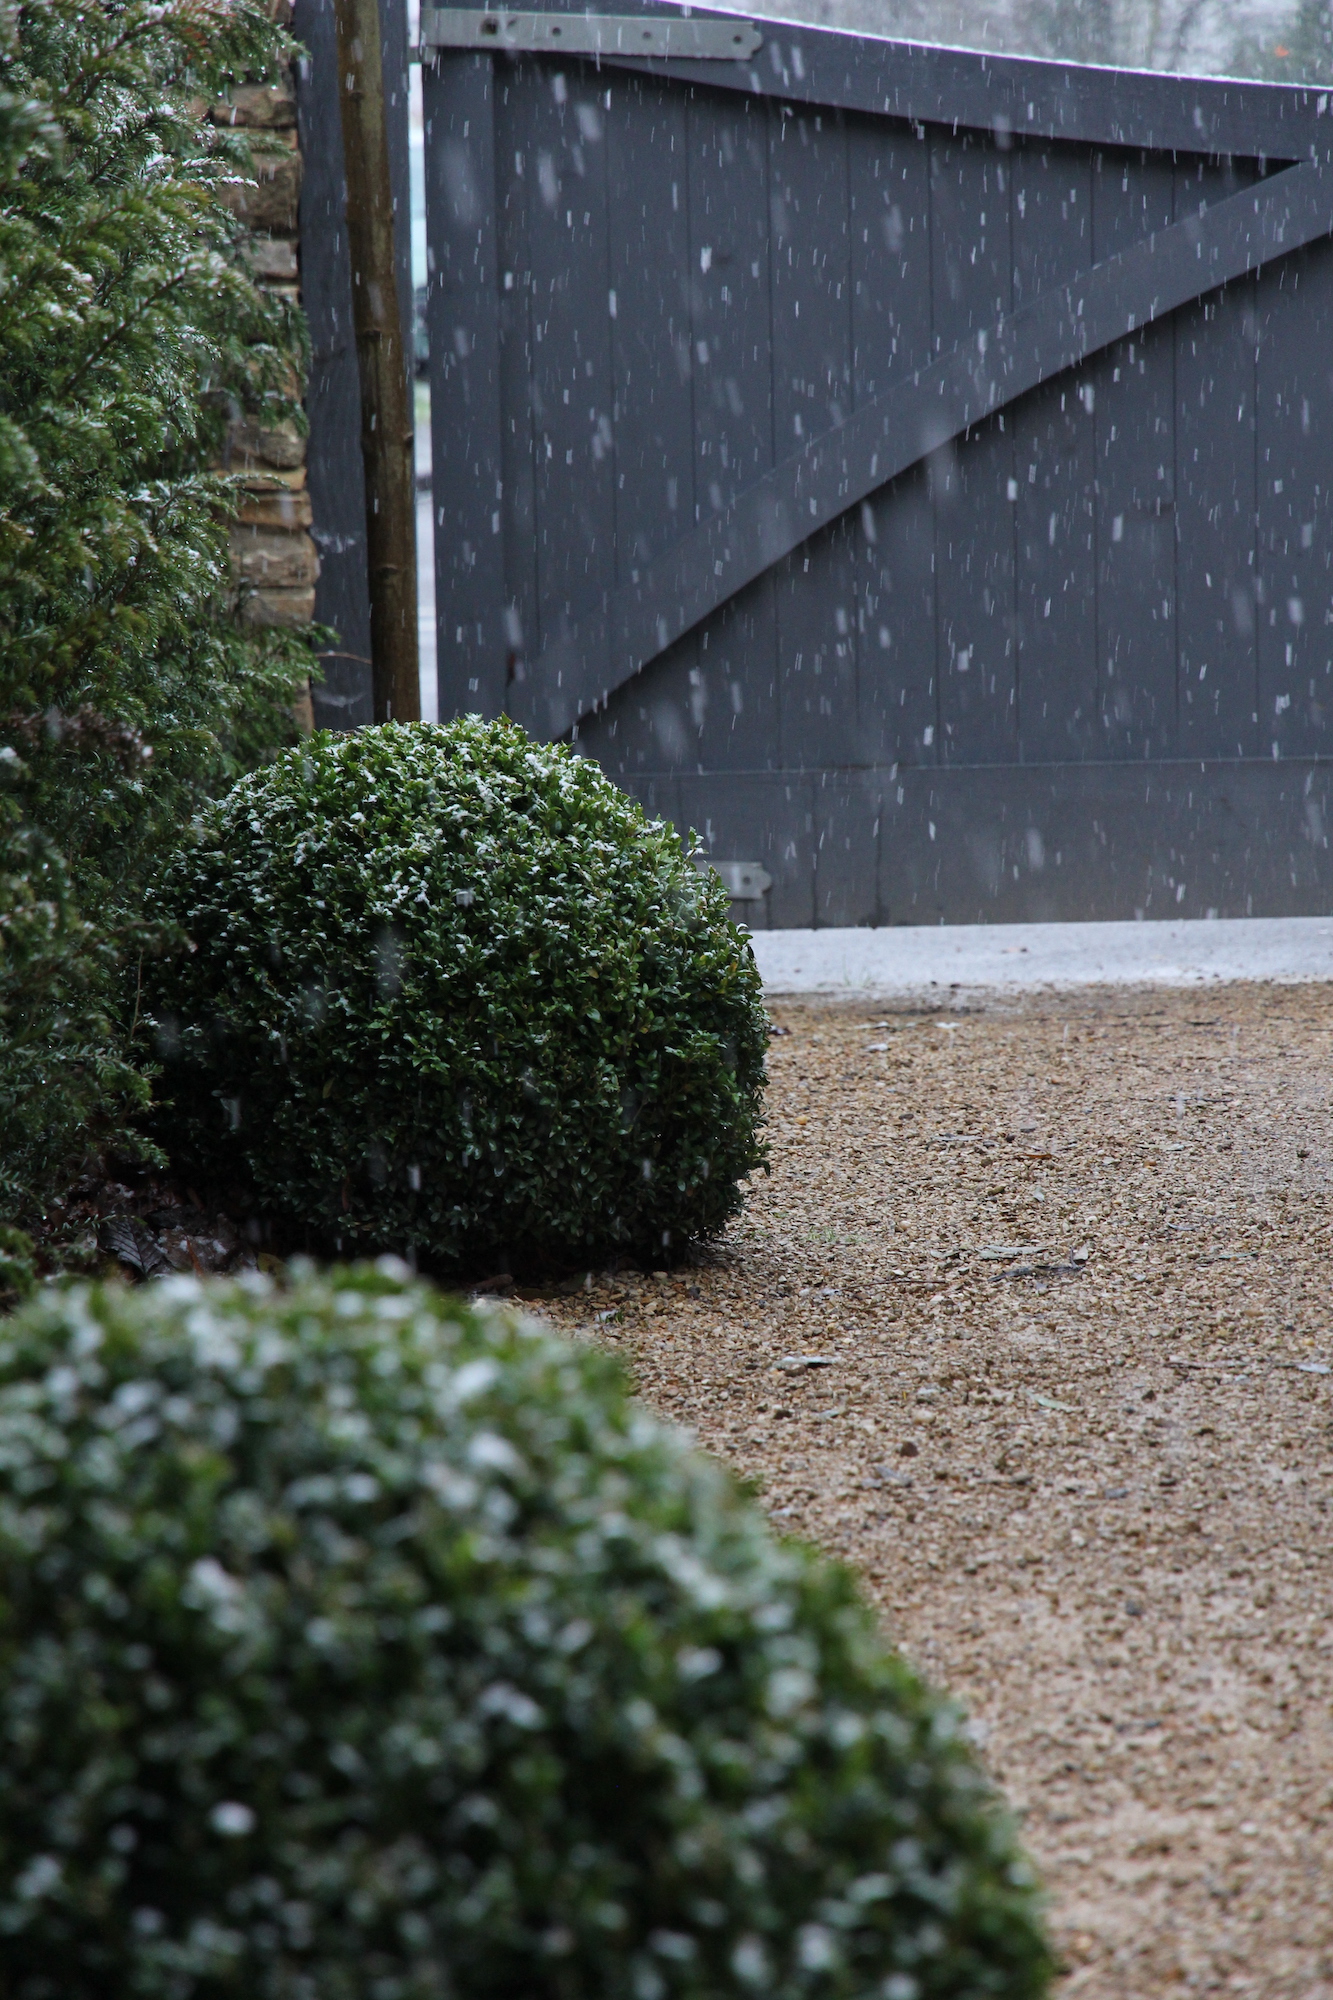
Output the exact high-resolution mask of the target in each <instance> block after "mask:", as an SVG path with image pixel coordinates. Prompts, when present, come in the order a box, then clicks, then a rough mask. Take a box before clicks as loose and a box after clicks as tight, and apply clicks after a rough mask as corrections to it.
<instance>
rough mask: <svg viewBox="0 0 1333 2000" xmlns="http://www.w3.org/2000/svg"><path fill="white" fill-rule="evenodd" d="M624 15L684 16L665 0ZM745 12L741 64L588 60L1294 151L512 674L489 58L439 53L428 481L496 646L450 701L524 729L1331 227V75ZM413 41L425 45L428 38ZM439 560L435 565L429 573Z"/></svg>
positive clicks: (933, 111)
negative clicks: (443, 352) (1278, 166)
mask: <svg viewBox="0 0 1333 2000" xmlns="http://www.w3.org/2000/svg"><path fill="white" fill-rule="evenodd" d="M436 11H437V12H438V13H439V14H440V15H441V16H443V15H446V14H448V13H450V12H453V11H455V10H453V9H450V8H447V7H444V8H439V9H437V10H436ZM536 11H538V12H544V11H556V10H545V9H538V10H536ZM618 11H622V10H618ZM623 11H624V12H626V13H628V12H636V13H637V12H642V13H643V14H644V15H645V16H651V18H654V19H659V18H661V17H662V16H664V15H672V16H676V17H677V18H682V19H683V18H686V16H685V15H684V14H682V13H680V12H679V11H678V10H676V9H674V8H673V9H666V8H654V9H651V10H649V9H633V10H631V9H624V10H623ZM693 18H695V19H698V18H700V17H699V16H698V15H697V14H695V15H694V16H693ZM704 18H709V19H725V18H726V17H721V16H705V17H704ZM758 25H760V26H761V27H762V30H763V32H764V36H765V41H764V46H763V47H762V49H761V50H760V51H759V52H758V53H757V54H756V56H755V57H754V58H753V59H751V60H749V61H740V62H718V61H709V62H699V61H691V60H689V59H688V58H657V59H647V60H645V59H643V58H639V57H632V56H625V55H621V54H619V53H605V52H603V53H600V54H599V55H598V56H597V58H596V60H597V62H598V63H599V64H601V65H604V66H606V67H608V68H612V69H618V70H630V71H637V72H639V73H641V74H644V75H655V76H666V77H670V78H673V79H675V80H677V81H680V82H685V83H698V84H704V85H707V86H708V87H709V88H710V89H713V90H717V89H722V90H731V91H736V92H739V93H742V94H744V95H746V96H751V97H755V96H758V97H770V98H775V99H779V100H781V101H784V102H792V103H799V104H804V105H808V106H811V107H815V106H817V107H820V108H828V109H833V110H838V111H854V112H862V113H870V114H874V115H879V116H887V117H892V118H895V119H902V120H904V121H908V122H911V123H916V124H919V125H924V124H935V125H944V126H951V127H952V128H953V130H954V132H955V133H957V132H958V131H960V130H966V129H969V128H971V129H976V130H980V131H984V132H986V133H988V134H992V135H995V136H997V137H998V138H1000V140H1001V143H1004V142H1005V141H1007V140H1012V139H1016V138H1036V139H1065V140H1081V141H1083V142H1085V143H1093V144H1098V143H1101V144H1105V145H1108V146H1112V145H1113V146H1121V147H1124V146H1129V147H1141V148H1143V149H1144V150H1145V151H1154V152H1156V151H1170V150H1173V149H1178V150H1179V151H1182V152H1186V153H1191V154H1199V153H1206V154H1213V155H1223V154H1231V155H1241V156H1244V157H1249V158H1254V157H1256V156H1257V157H1258V158H1260V160H1261V161H1264V162H1266V163H1268V164H1269V165H1271V164H1272V162H1274V161H1282V162H1285V163H1288V164H1286V165H1285V167H1284V168H1283V170H1282V171H1280V172H1278V173H1275V174H1272V175H1271V176H1270V177H1269V178H1268V179H1266V180H1264V181H1263V182H1261V183H1260V184H1259V185H1258V186H1257V187H1254V188H1248V189H1245V190H1244V191H1243V192H1241V193H1239V194H1235V195H1232V196H1230V197H1228V198H1226V199H1225V200H1223V201H1220V202H1218V203H1216V204H1215V205H1214V206H1212V207H1210V208H1207V209H1205V210H1204V212H1203V213H1202V214H1201V215H1198V216H1191V217H1189V218H1187V219H1186V220H1185V221H1182V222H1179V223H1176V224H1174V225H1173V226H1172V227H1170V228H1168V229H1164V230H1160V231H1157V232H1156V233H1154V234H1152V235H1150V236H1148V237H1147V238H1146V239H1144V240H1143V241H1142V242H1140V243H1138V244H1135V245H1134V246H1133V247H1132V248H1131V249H1129V250H1126V251H1124V252H1121V253H1120V254H1118V255H1115V256H1112V257H1108V258H1106V259H1104V260H1103V261H1102V262H1100V263H1098V264H1096V265H1094V266H1093V267H1092V268H1091V269H1089V270H1087V271H1086V272H1084V273H1082V274H1081V275H1080V276H1079V278H1078V279H1077V281H1076V282H1074V283H1072V284H1066V285H1060V286H1057V287H1055V288H1054V289H1052V290H1051V291H1048V292H1046V293H1043V294H1042V295H1041V296H1040V297H1038V298H1037V299H1036V300H1034V301H1033V302H1032V304H1030V305H1028V306H1026V307H1024V308H1021V309H1020V310H1018V311H1016V312H1014V313H1011V314H1009V315H1007V316H1005V317H1003V318H1000V319H997V320H996V321H995V323H994V324H993V325H992V326H990V327H986V328H982V329H978V330H977V331H975V332H973V333H970V334H969V335H968V337H967V339H966V340H964V341H961V342H959V343H958V345H956V346H955V347H954V348H953V349H952V350H951V351H950V352H948V353H946V354H944V355H942V356H940V357H939V358H938V359H937V360H936V361H935V362H933V363H932V364H931V365H930V366H929V367H927V368H922V369H919V370H918V371H917V372H916V373H915V374H914V375H913V376H912V377H911V379H910V380H907V381H904V382H902V383H899V384H898V385H897V386H895V387H894V388H893V389H891V390H889V391H888V392H887V393H886V394H884V395H881V396H879V397H876V398H875V399H874V400H873V401H872V402H870V403H868V404H866V405H863V406H862V407H861V408H860V409H858V410H857V411H856V412H855V413H854V414H853V415H851V416H849V417H848V418H847V419H846V420H845V421H844V422H843V423H841V424H840V425H837V426H835V427H834V428H833V429H832V430H829V431H825V432H823V433H821V434H820V435H819V436H818V437H816V438H814V439H812V440H811V441H810V443H809V444H808V445H806V446H805V448H804V449H803V450H801V451H798V452H795V453H793V454H792V455H791V456H789V457H788V458H786V459H784V460H783V461H782V462H780V463H779V464H778V465H776V466H775V467H774V468H773V469H772V471H770V472H769V473H767V474H766V475H765V476H764V477H762V478H761V479H759V480H758V481H756V482H755V484H754V485H752V486H751V487H749V488H748V489H747V490H746V491H745V492H744V493H743V494H742V495H741V496H740V497H739V499H738V500H737V501H736V503H735V504H734V505H733V506H731V507H730V508H728V509H727V510H726V511H725V512H723V513H722V514H720V515H718V516H716V517H715V518H714V519H712V520H710V521H708V522H706V523H705V524H703V525H701V526H699V527H697V528H695V529H694V530H692V531H691V532H690V533H688V534H686V535H684V536H683V537H682V538H681V539H680V540H679V541H678V542H676V543H675V545H674V546H673V547H672V548H671V549H670V550H668V551H667V552H666V553H665V554H663V555H662V556H660V557H659V558H657V560H655V561H654V562H652V563H651V564H649V565H646V566H645V567H644V568H643V569H642V570H641V572H640V574H639V577H638V580H637V581H636V582H634V583H632V584H630V585H628V586H626V587H623V588H621V589H619V590H616V591H611V592H604V593H603V595H602V598H601V602H600V603H599V604H597V605H595V606H590V607H589V609H588V610H587V611H586V612H585V614H584V615H583V616H582V617H580V618H579V619H578V621H577V623H576V624H574V626H573V627H572V628H571V629H569V630H567V631H566V632H565V633H564V634H563V635H562V636H561V637H560V638H559V639H558V640H557V641H556V642H555V643H554V644H551V645H548V646H547V647H546V648H545V650H544V651H543V652H542V653H541V654H540V655H539V656H538V657H537V659H536V660H534V661H532V662H529V663H524V662H523V661H521V660H520V661H518V662H516V663H512V665H513V669H514V670H513V673H512V675H511V673H510V672H507V671H506V668H505V660H506V654H507V645H506V639H505V634H504V630H503V616H504V602H503V597H504V577H503V573H502V568H501V551H500V548H499V545H498V542H497V538H496V535H495V533H494V532H493V527H492V522H493V518H494V499H493V497H492V496H494V495H496V494H498V491H499V484H500V476H501V475H500V464H501V421H502V413H501V398H500V354H499V342H500V327H499V313H498V292H499V271H498V260H497V251H496V232H495V191H494V184H493V169H492V154H493V125H492V117H493V89H492V85H493V65H494V62H495V60H496V58H495V57H494V56H492V55H490V54H479V55H465V54H456V53H452V52H451V53H450V54H449V55H448V56H447V57H446V58H445V60H444V61H442V62H439V61H437V62H436V63H435V64H432V65H431V67H430V69H428V71H427V85H426V89H427V116H428V118H429V119H434V120H439V121H440V123H441V126H442V127H445V128H447V129H448V130H450V131H451V132H453V133H454V134H455V135H457V137H456V139H455V143H456V144H458V145H459V146H460V147H463V148H466V152H467V158H468V160H469V162H470V163H471V172H472V174H473V175H474V181H473V187H474V190H475V199H476V207H475V209H473V208H471V207H468V206H466V205H465V207H464V210H463V212H462V214H461V215H460V213H459V210H458V206H457V204H454V205H453V206H452V207H451V206H450V205H449V204H447V203H445V202H440V203H439V204H438V205H437V206H436V207H435V208H433V210H432V223H434V222H435V219H436V217H437V216H438V217H439V222H440V227H441V230H442V232H443V234H444V235H445V236H446V237H448V236H450V235H451V234H452V236H453V238H454V241H453V242H451V243H449V244H448V245H447V247H446V255H445V257H444V259H443V260H440V261H439V262H437V270H441V269H443V270H444V271H447V274H448V275H447V278H445V279H444V280H443V282H441V284H440V286H439V291H438V305H437V309H436V313H435V327H436V331H437V332H439V333H442V332H443V330H444V328H445V325H446V322H447V324H448V326H449V328H450V329H452V331H453V338H454V341H455V342H456V343H457V350H458V352H459V355H460V358H461V365H459V366H456V367H455V368H454V369H453V370H452V372H451V374H450V376H449V378H448V384H447V386H446V385H445V383H444V382H443V381H442V379H441V375H440V372H439V371H438V370H437V371H436V374H435V382H434V393H435V395H437V396H440V395H442V394H443V395H447V396H448V397H449V398H450V402H451V408H450V410H449V413H448V418H447V419H446V421H448V422H449V423H451V424H452V425H453V426H454V428H455V430H456V431H460V430H461V432H462V433H463V435H464V436H465V439H466V442H465V444H464V446H463V450H462V457H463V458H464V459H465V460H468V459H470V460H471V464H472V468H473V476H472V478H471V479H470V480H469V481H467V483H466V486H465V488H464V490H461V491H460V490H458V489H457V488H456V487H455V488H452V489H451V490H450V492H449V493H448V495H447V496H442V504H440V505H439V507H438V510H437V520H438V521H439V524H440V527H441V529H442V530H443V531H445V532H446V533H447V534H449V535H450V536H451V537H453V538H454V540H455V544H456V545H457V543H459V542H466V543H467V544H468V546H469V548H470V549H471V550H473V551H474V552H475V557H474V562H473V567H472V572H471V575H472V588H471V590H470V591H469V592H468V593H467V595H468V598H469V600H470V601H469V602H468V603H467V604H465V605H464V604H459V603H458V602H457V600H455V615H456V616H457V619H458V622H460V623H465V624H470V623H473V622H475V623H476V624H477V625H479V626H480V627H481V628H482V629H483V631H485V632H486V633H487V637H488V640H489V645H485V644H484V646H483V651H489V652H490V654H491V659H490V662H489V671H488V670H487V667H486V666H483V667H482V670H481V672H479V673H473V674H471V675H470V676H469V685H468V687H467V688H466V689H463V688H459V689H457V690H455V691H454V692H456V694H457V696H458V702H459V706H467V705H476V706H480V707H482V708H484V709H485V710H486V711H487V712H492V713H493V712H497V711H498V710H499V709H500V708H504V709H506V710H507V711H508V712H509V713H510V714H511V715H513V716H514V717H515V719H516V720H518V721H520V722H522V723H523V724H524V725H525V727H527V728H528V729H529V730H531V731H532V732H533V733H534V734H536V735H539V736H544V737H548V738H559V737H562V736H565V735H567V734H568V733H569V731H570V730H571V729H572V728H573V727H574V726H575V725H576V724H577V723H578V722H579V721H580V720H581V718H583V717H584V716H587V715H590V714H592V713H594V712H595V711H596V710H597V709H598V707H604V706H605V704H606V702H607V700H608V699H609V697H610V695H611V694H612V693H614V692H615V690H616V689H617V688H619V687H622V686H624V685H625V684H626V682H628V681H630V680H632V679H633V678H634V676H635V675H636V674H638V673H640V672H641V671H642V670H643V668H644V667H645V666H647V665H648V664H649V663H650V662H651V661H652V660H653V659H655V658H656V657H657V656H658V655H659V654H661V653H664V652H665V651H666V650H667V649H668V648H669V647H670V646H672V645H673V644H674V643H675V642H676V641H677V640H678V639H679V638H680V637H681V636H682V635H683V634H684V633H686V632H688V631H689V630H690V629H691V628H692V627H693V626H696V625H698V624H699V623H701V622H702V620H703V619H705V618H707V617H708V616H709V614H710V613H712V612H715V611H717V610H718V609H720V608H721V606H722V605H724V604H725V603H726V602H727V601H728V599H730V598H732V597H734V596H735V595H736V593H737V592H738V591H739V590H741V589H743V588H744V587H745V585H746V584H748V583H751V582H753V581H754V580H755V579H756V578H757V577H759V576H761V575H762V574H763V573H764V572H765V571H766V570H769V569H771V568H772V567H773V566H774V564H775V563H777V562H780V561H781V559H782V558H783V557H784V556H786V555H788V554H790V553H791V552H792V550H794V549H796V548H798V547H799V546H800V545H801V544H802V543H803V542H805V541H808V540H809V538H810V537H811V536H812V535H813V534H816V533H817V532H818V531H819V529H821V528H823V527H825V526H827V525H828V524H829V523H830V522H832V521H834V520H835V519H837V517H838V516H839V515H841V514H844V513H846V511H847V510H848V509H849V508H850V507H853V506H855V505H856V504H857V503H858V502H859V501H861V500H862V499H864V498H865V497H866V496H867V495H869V494H870V493H872V492H874V491H875V490H876V489H878V488H879V487H881V486H883V485H884V484H885V483H886V482H887V481H888V480H890V479H893V478H895V477H896V476H898V475H899V474H901V473H903V472H906V471H907V470H909V469H910V467H911V466H912V465H914V464H916V463H918V462H919V461H921V460H922V459H924V458H926V457H928V456H929V455H930V454H931V453H932V452H933V451H936V450H938V449H939V448H940V447H941V446H942V445H944V444H946V443H948V442H949V441H951V440H952V439H954V438H956V437H958V436H960V435H961V434H962V433H964V432H965V431H967V430H968V429H969V428H970V427H971V426H972V425H974V424H976V423H978V422H980V421H981V420H982V419H983V418H985V417H987V416H990V415H992V414H993V413H994V412H995V411H997V410H999V409H1002V408H1003V407H1004V406H1005V405H1007V404H1008V403H1010V402H1012V401H1014V399H1015V398H1017V397H1018V396H1021V395H1023V394H1024V393H1025V392H1026V391H1028V390H1031V389H1034V388H1036V387H1038V386H1039V385H1040V384H1041V383H1043V382H1046V381H1048V380H1050V379H1051V378H1052V377H1053V376H1056V375H1059V374H1061V373H1063V372H1064V371H1065V370H1067V369H1069V368H1072V367H1075V366H1076V365H1077V364H1078V363H1079V362H1082V361H1086V360H1087V359H1088V358H1089V357H1090V356H1092V355H1094V354H1096V353H1098V352H1099V351H1100V350H1102V349H1104V348H1106V347H1109V346H1111V345H1112V344H1113V343H1114V342H1115V341H1117V340H1120V339H1122V338H1124V336H1125V335H1126V334H1131V333H1134V332H1136V331H1139V330H1142V329H1143V328H1144V327H1146V326H1149V325H1151V324H1152V322H1153V321H1155V320H1158V319H1161V318H1163V317H1164V316H1165V315H1166V314H1168V313H1172V312H1175V311H1176V310H1177V309H1178V308H1179V307H1181V306H1184V305H1188V304H1189V303H1191V302H1192V301H1194V300H1196V299H1199V298H1202V297H1204V296H1205V295H1206V294H1208V293H1209V292H1212V291H1215V290H1216V289H1217V288H1218V287H1219V286H1221V285H1223V284H1226V283H1227V282H1228V281H1230V280H1233V279H1236V278H1239V277H1243V276H1244V275H1245V274H1247V273H1249V272H1253V271H1258V270H1260V269H1261V268H1262V267H1263V266H1264V265H1265V264H1267V263H1269V262H1271V261H1272V260H1273V259H1274V258H1277V257H1283V256H1287V255H1289V254H1290V253H1291V252H1292V251H1293V250H1297V249H1300V248H1302V247H1303V246H1304V245H1306V244H1309V243H1312V242H1315V241H1317V240H1319V239H1320V238H1322V237H1325V236H1328V235H1330V234H1333V115H1330V110H1329V105H1330V95H1329V93H1328V92H1327V91H1321V90H1316V89H1303V88H1291V87H1289V86H1285V85H1270V84H1253V83H1233V82H1208V81H1195V80H1193V79H1186V78H1179V77H1166V76H1160V75H1155V74H1140V73H1123V72H1117V71H1108V70H1097V69H1089V68H1084V67H1081V66H1079V65H1073V64H1061V63H1052V62H1046V61H1036V60H1026V59H1018V58H1010V57H991V56H986V55H970V54H964V53H961V52H959V51H956V50H951V49H943V48H929V47H920V46H915V45H911V44H905V43H894V42H885V41H880V40H876V39H871V38H867V37H864V36H859V35H851V34H846V33H843V32H842V31H840V30H836V29H820V28H807V27H803V26H802V27H796V26H792V25H790V24H787V23H782V22H763V23H760V24H758ZM428 53H429V51H428V50H424V49H423V56H425V55H427V54H428ZM560 59H561V60H577V58H571V57H569V56H562V57H561V58H560ZM464 134H466V137H463V136H462V135H464ZM451 224H452V229H451ZM451 251H452V252H453V254H449V252H451ZM460 336H461V338H460ZM464 344H466V354H465V355H463V354H462V349H463V346H464ZM463 412H466V415H465V416H463V414H462V413H463ZM460 420H461V421H460ZM437 421H438V420H437ZM442 570H443V565H440V566H439V567H438V569H437V574H440V573H442ZM441 650H442V654H443V652H444V648H442V649H441ZM474 683H475V684H474ZM443 692H444V690H443V687H442V695H443ZM443 710H444V702H443V700H442V703H441V712H443Z"/></svg>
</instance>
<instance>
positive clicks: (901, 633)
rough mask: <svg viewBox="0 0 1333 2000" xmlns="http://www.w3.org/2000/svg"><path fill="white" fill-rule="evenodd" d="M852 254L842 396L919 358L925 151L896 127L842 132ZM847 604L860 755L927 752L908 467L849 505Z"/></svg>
mask: <svg viewBox="0 0 1333 2000" xmlns="http://www.w3.org/2000/svg"><path fill="white" fill-rule="evenodd" d="M847 149H848V188H849V208H850V216H851V251H852V396H853V402H854V403H862V402H868V401H870V400H871V398H873V397H875V396H879V395H883V394H884V393H885V391H886V390H888V389H889V388H890V387H891V386H892V384H893V383H894V381H895V380H897V379H898V378H899V377H900V376H902V375H905V374H908V373H909V372H910V371H911V370H912V369H913V368H917V367H920V366H922V365H924V364H925V363H926V362H928V361H929V359H930V351H931V313H930V269H931V259H930V153H929V144H928V141H927V140H926V139H925V138H924V136H918V135H917V134H916V133H914V132H913V131H912V130H911V129H910V127H908V126H905V125H898V124H888V125H886V126H880V125H878V124H875V125H871V124H870V123H868V122H867V121H864V120H861V119H856V120H853V121H851V122H850V123H849V125H848V128H847ZM861 533H862V537H863V540H862V546H861V549H860V552H859V568H858V578H859V584H860V602H859V604H858V609H857V641H858V654H859V661H858V668H859V671H858V715H857V726H858V736H859V743H860V751H861V758H862V760H863V761H864V762H865V763H868V764H894V763H897V762H898V761H900V760H901V761H903V762H906V763H921V762H926V763H930V764H933V763H934V762H935V761H936V758H937V755H938V744H937V741H936V732H937V730H938V727H939V715H938V713H937V702H936V673H935V535H934V521H933V516H932V512H931V502H930V491H929V484H928V481H927V478H926V475H925V473H924V471H922V470H921V469H920V468H919V467H918V468H917V469H916V470H915V471H913V472H910V473H908V474H907V475H906V476H905V477H904V478H902V479H899V480H896V481H895V482H894V483H893V485H892V486H888V487H885V488H882V489H881V491H880V492H878V493H877V494H875V496H874V498H873V499H872V500H869V501H867V502H866V504H865V506H864V507H862V509H861Z"/></svg>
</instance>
